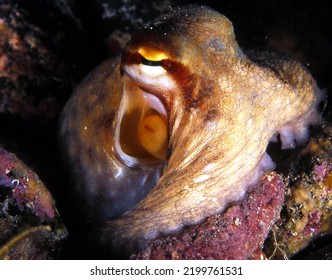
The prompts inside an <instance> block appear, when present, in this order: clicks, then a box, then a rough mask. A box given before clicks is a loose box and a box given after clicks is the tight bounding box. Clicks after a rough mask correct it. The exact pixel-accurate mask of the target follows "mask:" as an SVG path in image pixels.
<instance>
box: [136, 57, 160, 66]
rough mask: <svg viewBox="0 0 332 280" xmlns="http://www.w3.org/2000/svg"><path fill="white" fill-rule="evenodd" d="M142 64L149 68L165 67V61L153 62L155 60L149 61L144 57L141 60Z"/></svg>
mask: <svg viewBox="0 0 332 280" xmlns="http://www.w3.org/2000/svg"><path fill="white" fill-rule="evenodd" d="M141 63H142V64H144V65H147V66H163V61H162V60H159V61H153V60H148V59H146V58H145V57H143V56H142V58H141Z"/></svg>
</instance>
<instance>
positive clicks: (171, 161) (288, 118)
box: [60, 7, 322, 250]
mask: <svg viewBox="0 0 332 280" xmlns="http://www.w3.org/2000/svg"><path fill="white" fill-rule="evenodd" d="M142 46H143V47H146V48H149V49H152V50H154V49H156V50H158V51H162V52H163V53H165V54H166V56H167V58H168V59H167V61H164V62H165V63H164V64H163V67H164V68H165V70H166V72H167V73H166V77H167V78H168V81H172V82H173V83H171V84H170V85H169V86H168V87H167V88H165V87H164V86H163V85H161V84H160V83H157V82H156V83H149V84H147V83H145V82H144V80H140V79H135V78H134V77H133V76H131V75H129V74H128V73H127V72H126V71H125V70H126V69H127V68H126V66H128V67H129V68H130V67H131V66H132V65H135V64H139V62H138V61H137V60H135V55H137V53H138V51H139V48H140V47H142ZM113 65H115V66H113ZM120 67H121V69H122V70H123V71H120ZM143 74H144V73H143ZM143 74H142V73H138V76H139V75H143ZM152 80H153V79H152ZM128 85H131V87H134V86H138V87H140V88H141V89H143V90H145V91H147V92H150V93H152V94H154V95H155V96H157V97H158V98H159V99H160V100H162V102H163V104H164V106H165V108H166V110H167V113H168V127H169V135H170V139H169V156H168V158H167V163H166V165H165V169H164V172H163V174H162V176H161V177H160V179H159V180H158V181H157V182H156V184H155V186H154V187H153V188H152V190H151V191H150V192H149V194H148V195H147V196H146V197H145V198H144V199H142V200H141V201H140V202H139V203H138V204H137V205H136V206H135V207H134V208H133V209H131V210H130V211H128V212H126V213H125V214H123V215H122V216H121V217H119V218H117V219H114V220H110V221H108V222H107V223H106V225H105V227H104V228H103V230H102V240H103V242H104V243H105V244H111V246H114V247H117V248H126V249H128V250H130V249H132V246H136V245H137V244H139V243H141V242H143V241H144V240H147V239H153V238H155V237H157V236H158V235H160V234H168V233H171V232H175V231H179V230H181V229H182V228H183V226H185V225H192V224H196V223H198V222H200V221H202V220H203V219H204V218H206V217H208V216H210V215H212V214H216V213H220V212H222V211H223V210H225V208H226V207H227V206H229V205H230V204H231V203H234V202H237V201H239V200H240V199H242V198H243V197H244V195H245V192H246V190H247V188H248V186H249V185H252V184H253V183H256V182H257V179H258V177H259V176H260V175H261V174H262V173H263V172H264V171H266V170H271V169H272V168H273V164H272V163H271V162H270V161H269V157H268V156H267V154H266V153H265V151H266V148H267V145H268V143H269V141H270V140H271V139H273V138H274V137H275V135H276V134H277V133H280V138H281V141H282V144H283V147H284V148H290V147H293V146H294V145H295V143H294V141H293V140H294V139H295V142H296V144H298V143H301V142H304V141H305V140H306V139H307V128H308V126H309V125H311V124H317V123H318V122H320V115H319V114H318V112H317V106H318V103H319V102H320V101H321V99H322V95H321V93H320V91H319V90H318V89H317V87H316V84H315V82H314V80H313V79H312V77H311V76H310V74H309V73H308V72H307V71H306V69H305V68H304V67H302V66H301V65H300V64H299V63H297V62H294V61H291V60H290V59H288V58H286V57H283V56H276V55H274V54H272V53H268V52H266V53H262V54H261V55H254V56H253V58H252V59H251V60H250V59H249V58H248V57H247V56H246V55H245V54H244V53H243V52H242V50H241V49H240V48H239V46H238V44H237V42H236V40H235V36H234V33H233V27H232V24H231V22H230V21H229V20H228V19H227V18H226V17H224V16H222V15H220V14H219V13H217V12H215V11H213V10H211V9H209V8H206V7H186V8H184V9H171V10H170V11H169V12H168V13H166V14H165V15H163V16H162V17H160V19H159V20H157V22H156V24H155V26H153V27H152V28H147V29H144V30H143V31H141V32H140V33H138V34H137V35H135V36H133V38H132V40H131V41H130V42H129V43H128V45H127V46H126V48H125V50H124V52H123V55H122V62H121V65H120V66H119V65H118V61H117V60H116V61H108V62H105V63H104V64H103V65H101V66H100V67H99V68H97V70H95V71H94V72H93V73H92V74H91V75H90V76H89V77H88V78H87V79H86V80H85V81H84V82H83V83H82V84H81V86H80V87H79V88H78V89H77V90H76V93H75V94H74V96H73V97H72V99H71V101H70V102H69V104H68V105H67V107H66V108H65V110H64V113H63V116H62V118H63V119H62V126H61V134H60V136H61V139H62V145H63V147H64V149H65V152H66V153H67V157H68V158H69V162H70V163H71V165H75V166H76V167H74V168H73V169H74V170H73V174H74V177H75V178H76V180H77V181H78V186H80V187H83V188H84V192H85V193H86V192H87V193H89V192H90V195H91V194H93V193H94V192H97V190H98V191H100V190H101V189H102V190H105V189H107V188H109V189H111V188H112V185H107V180H108V179H107V176H113V177H114V175H112V172H113V171H112V170H109V166H113V165H114V163H110V161H113V159H114V158H115V157H116V156H114V154H112V144H113V140H112V137H111V136H112V135H113V134H114V133H113V132H112V131H114V128H115V127H116V126H117V125H118V124H117V118H116V116H117V108H118V104H119V102H120V101H119V100H120V97H121V92H122V89H123V87H124V88H126V86H127V87H128ZM133 85H134V86H133ZM85 127H87V128H86V129H84V128H85ZM151 166H152V165H149V168H147V170H148V172H150V171H151V169H150V167H151ZM162 166H163V163H159V165H158V166H157V173H158V172H160V171H161V169H162ZM138 168H141V169H142V171H139V172H137V173H136V175H135V176H138V175H137V174H138V173H140V172H143V171H144V169H145V168H146V167H145V165H144V164H141V165H140V166H139V167H138ZM129 169H130V168H128V170H129ZM134 171H135V172H136V171H137V170H136V169H135V170H134ZM151 172H152V171H151ZM151 172H150V173H149V176H152V173H151ZM126 176H129V179H128V180H131V179H130V178H131V176H132V175H129V173H127V174H126ZM140 176H143V175H140ZM133 178H134V177H133ZM137 178H140V177H139V176H138V177H137ZM156 178H157V179H158V176H156ZM156 178H154V179H153V180H157V179H156ZM128 180H127V182H128ZM133 180H134V179H133ZM136 180H140V179H136ZM153 180H151V181H150V183H151V184H153ZM101 184H103V185H102V186H101ZM96 186H97V188H96ZM121 186H122V188H126V189H125V191H128V190H130V188H131V184H129V185H128V184H127V183H126V182H122V183H121ZM115 201H116V200H115Z"/></svg>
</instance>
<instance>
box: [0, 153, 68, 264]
mask: <svg viewBox="0 0 332 280" xmlns="http://www.w3.org/2000/svg"><path fill="white" fill-rule="evenodd" d="M66 237H67V230H66V228H65V226H64V224H63V223H62V221H61V218H60V216H59V214H58V212H57V209H56V207H55V204H54V200H53V198H52V196H51V194H50V193H49V191H48V190H47V189H46V187H45V186H44V184H43V183H42V182H41V180H40V179H39V177H38V175H37V174H36V173H34V172H33V171H32V170H31V169H29V168H28V167H27V166H26V165H24V164H23V163H22V162H21V161H20V160H19V159H17V158H16V157H15V156H14V155H13V154H11V153H8V152H7V151H6V150H4V149H2V148H0V259H54V258H57V256H58V254H59V253H60V248H61V243H62V242H63V241H64V240H65V238H66Z"/></svg>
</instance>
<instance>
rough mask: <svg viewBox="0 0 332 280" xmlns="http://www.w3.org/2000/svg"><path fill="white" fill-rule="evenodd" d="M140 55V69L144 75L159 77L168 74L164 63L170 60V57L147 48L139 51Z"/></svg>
mask: <svg viewBox="0 0 332 280" xmlns="http://www.w3.org/2000/svg"><path fill="white" fill-rule="evenodd" d="M138 53H139V55H140V57H141V61H140V62H141V65H140V69H141V71H142V73H144V74H147V75H149V76H159V75H162V74H165V73H166V70H165V69H164V61H166V60H168V56H167V55H166V54H165V53H163V52H160V51H156V50H153V49H146V48H141V49H139V51H138Z"/></svg>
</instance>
